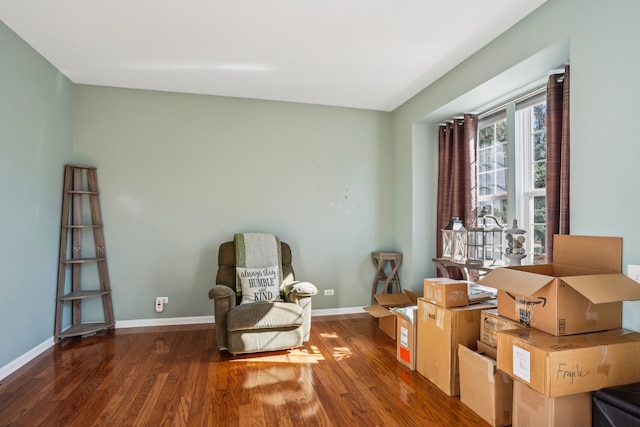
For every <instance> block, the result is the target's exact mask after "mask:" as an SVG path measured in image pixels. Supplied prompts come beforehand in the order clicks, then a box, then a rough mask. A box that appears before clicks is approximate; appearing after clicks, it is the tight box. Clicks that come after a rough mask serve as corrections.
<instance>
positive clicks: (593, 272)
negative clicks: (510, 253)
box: [365, 235, 640, 427]
mask: <svg viewBox="0 0 640 427" xmlns="http://www.w3.org/2000/svg"><path fill="white" fill-rule="evenodd" d="M554 259H555V262H554V263H553V264H540V265H529V266H513V267H502V268H496V269H494V270H492V271H490V272H489V273H487V274H486V275H485V276H484V277H483V278H482V279H480V281H479V284H480V285H483V286H486V287H490V288H493V289H495V290H496V291H497V300H491V301H485V302H481V303H474V304H469V295H472V294H473V293H474V292H472V291H470V289H469V285H468V284H467V282H464V281H454V280H450V279H445V278H434V279H425V280H424V290H423V291H424V293H423V297H419V295H417V294H416V293H413V292H410V291H405V293H404V294H391V295H387V294H385V295H377V296H376V299H377V301H378V304H377V305H374V306H371V307H366V308H365V310H367V311H369V312H370V313H371V314H372V315H373V316H374V317H377V318H378V319H379V325H380V328H381V329H382V330H384V331H385V332H386V333H387V334H388V335H389V336H390V337H392V338H393V339H397V359H398V361H399V362H400V363H402V364H404V365H405V366H407V367H408V368H409V369H411V370H414V369H415V370H417V371H418V373H420V374H422V375H423V376H425V377H426V378H427V379H429V380H430V381H431V382H432V383H434V384H435V385H436V386H437V387H438V388H440V389H441V390H442V391H443V392H445V393H446V394H447V395H449V396H456V395H459V396H460V400H461V401H462V402H463V403H465V404H466V405H467V406H469V407H470V408H471V409H473V410H474V411H475V412H476V413H478V414H479V415H480V416H481V417H482V418H483V419H485V420H486V421H487V422H488V423H489V424H491V425H492V426H507V425H511V424H512V425H513V426H516V427H519V426H538V425H544V426H563V427H564V426H584V425H591V392H592V391H595V390H599V389H602V388H605V387H611V386H616V385H623V384H631V383H635V382H640V365H638V363H637V359H638V355H639V354H640V334H638V333H635V332H631V331H627V330H623V329H621V328H622V301H630V300H639V299H640V285H639V284H638V283H637V282H635V281H633V280H631V279H630V278H628V277H626V276H625V275H623V274H622V273H621V271H622V239H620V238H613V237H587V236H564V235H563V236H560V235H558V236H556V237H555V239H554Z"/></svg>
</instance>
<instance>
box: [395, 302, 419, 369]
mask: <svg viewBox="0 0 640 427" xmlns="http://www.w3.org/2000/svg"><path fill="white" fill-rule="evenodd" d="M417 311H418V306H410V307H398V308H392V309H391V312H392V313H393V314H394V315H395V316H396V325H397V330H396V337H397V342H396V357H397V359H398V362H400V363H402V364H403V365H405V366H406V367H407V368H409V369H411V370H412V371H415V369H416V322H415V320H416V312H417Z"/></svg>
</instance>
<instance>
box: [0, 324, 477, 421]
mask: <svg viewBox="0 0 640 427" xmlns="http://www.w3.org/2000/svg"><path fill="white" fill-rule="evenodd" d="M214 342H215V332H214V328H213V326H212V325H187V326H172V327H171V326H168V327H153V328H132V329H118V330H116V331H109V332H107V333H106V334H102V335H98V336H94V337H90V338H85V339H73V340H67V341H63V342H62V343H60V344H58V345H56V346H54V347H52V348H50V349H49V350H47V351H46V352H44V353H43V354H41V355H40V356H39V357H38V358H36V359H35V360H33V361H32V362H30V363H29V364H28V365H26V366H24V367H23V368H21V369H20V370H19V371H17V372H15V373H14V374H12V375H10V376H9V377H7V378H5V379H4V380H2V381H0V425H1V426H29V427H33V426H65V427H66V426H83V427H84V426H118V427H119V426H224V427H227V426H456V427H458V426H488V425H489V424H487V423H486V422H484V421H483V420H482V419H481V418H480V417H478V416H477V415H476V414H474V413H473V412H472V411H471V410H470V409H468V408H467V407H466V406H465V405H463V404H462V403H461V402H460V400H459V398H457V397H448V396H446V395H445V394H444V393H443V392H441V391H440V390H439V389H438V388H436V387H435V386H434V385H433V384H431V383H430V382H429V381H428V380H427V379H425V378H424V377H422V376H421V375H420V374H418V373H417V372H411V371H409V370H408V369H406V368H405V367H404V366H402V365H401V364H399V363H397V362H396V358H395V341H393V340H391V339H389V338H388V337H387V336H386V335H385V334H384V333H383V332H381V331H380V330H379V329H378V327H377V324H376V322H375V320H373V319H372V318H371V317H370V316H369V315H368V314H362V315H360V314H355V315H345V316H327V317H314V319H313V324H312V334H311V339H310V341H309V342H308V343H306V345H305V346H304V347H302V348H300V349H297V350H293V351H290V352H272V353H263V354H254V355H247V356H241V357H231V356H230V355H228V354H227V353H226V352H222V353H221V352H219V351H218V350H217V348H216V347H215V344H214Z"/></svg>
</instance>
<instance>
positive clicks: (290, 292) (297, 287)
mask: <svg viewBox="0 0 640 427" xmlns="http://www.w3.org/2000/svg"><path fill="white" fill-rule="evenodd" d="M282 292H283V293H284V296H285V299H286V300H288V301H295V300H296V299H300V298H308V297H312V296H314V295H315V294H317V293H318V288H316V287H315V286H314V284H313V283H310V282H291V283H287V284H286V285H284V286H283V288H282Z"/></svg>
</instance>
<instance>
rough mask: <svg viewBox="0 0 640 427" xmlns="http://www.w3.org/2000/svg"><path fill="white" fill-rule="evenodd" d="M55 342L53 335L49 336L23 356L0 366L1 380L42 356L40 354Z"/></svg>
mask: <svg viewBox="0 0 640 427" xmlns="http://www.w3.org/2000/svg"><path fill="white" fill-rule="evenodd" d="M53 344H54V340H53V337H51V338H47V339H46V340H44V341H43V342H42V343H40V344H38V345H37V346H35V347H33V348H32V349H31V350H29V351H27V352H26V353H25V354H23V355H22V356H19V357H17V358H16V359H13V360H12V361H11V362H9V363H7V364H6V365H4V366H2V367H0V380H2V379H4V378H6V377H8V376H9V375H11V374H13V373H14V372H15V371H17V370H18V369H20V368H22V367H23V366H24V365H26V364H27V363H29V362H31V361H32V360H33V359H35V358H36V357H38V356H40V354H42V353H43V352H45V351H46V350H47V349H48V348H50V347H51V346H53Z"/></svg>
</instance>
